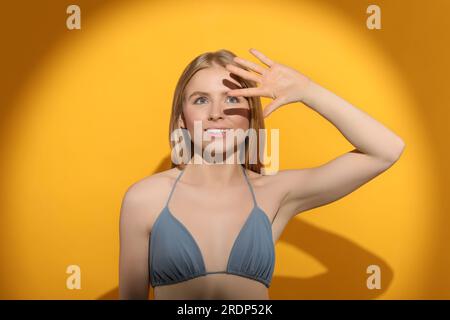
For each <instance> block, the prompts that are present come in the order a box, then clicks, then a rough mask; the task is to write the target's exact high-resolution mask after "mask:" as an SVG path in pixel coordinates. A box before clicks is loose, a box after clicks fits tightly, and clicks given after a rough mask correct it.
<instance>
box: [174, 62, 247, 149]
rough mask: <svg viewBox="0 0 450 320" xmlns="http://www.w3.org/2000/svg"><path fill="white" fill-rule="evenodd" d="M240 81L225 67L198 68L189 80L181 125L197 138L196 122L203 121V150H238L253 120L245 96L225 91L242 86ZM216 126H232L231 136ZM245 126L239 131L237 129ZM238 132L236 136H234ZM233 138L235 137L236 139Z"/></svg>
mask: <svg viewBox="0 0 450 320" xmlns="http://www.w3.org/2000/svg"><path fill="white" fill-rule="evenodd" d="M239 88H241V85H240V84H239V82H237V81H236V80H235V79H233V78H232V77H230V72H229V71H228V70H226V69H225V68H223V67H221V66H218V65H214V66H213V67H210V68H206V69H202V70H200V71H198V72H197V73H196V74H195V75H194V76H193V77H192V78H191V80H190V81H189V83H188V84H187V86H186V89H185V100H184V104H183V114H184V120H185V121H183V119H181V120H180V121H181V125H182V126H183V127H185V128H187V129H188V130H189V133H190V135H191V137H192V139H193V141H194V144H197V145H198V143H197V141H195V139H194V122H195V121H199V122H198V123H201V129H202V130H203V131H202V137H203V139H202V141H203V143H202V146H201V148H202V150H204V149H205V148H206V147H207V148H208V150H211V149H215V154H217V153H224V152H226V150H229V151H228V152H229V154H230V155H231V152H233V151H235V150H236V146H239V145H240V144H241V143H242V142H243V141H244V139H245V133H246V131H247V129H249V124H250V105H249V103H248V100H247V98H246V97H233V96H228V95H227V94H226V93H227V91H229V90H232V89H239ZM214 128H225V129H233V130H232V131H230V133H233V134H230V133H229V134H230V135H229V137H230V138H231V139H228V141H227V136H226V134H218V133H217V131H214V130H210V129H214ZM238 129H242V131H240V132H236V130H238ZM233 136H235V137H236V138H235V139H232V137H233ZM208 140H209V141H208ZM233 141H236V142H235V143H233Z"/></svg>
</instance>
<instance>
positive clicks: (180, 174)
mask: <svg viewBox="0 0 450 320" xmlns="http://www.w3.org/2000/svg"><path fill="white" fill-rule="evenodd" d="M184 170H185V169H183V170H181V172H180V173H179V174H178V177H177V179H176V180H175V182H174V184H173V186H172V190H170V194H169V197H168V198H167V202H166V206H168V205H169V201H170V198H172V194H173V191H174V190H175V186H176V185H177V182H178V180H180V178H181V176H182V175H183V173H184Z"/></svg>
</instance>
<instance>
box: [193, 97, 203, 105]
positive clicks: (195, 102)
mask: <svg viewBox="0 0 450 320" xmlns="http://www.w3.org/2000/svg"><path fill="white" fill-rule="evenodd" d="M200 99H203V97H200V98H198V99H195V101H194V104H197V101H198V100H200Z"/></svg>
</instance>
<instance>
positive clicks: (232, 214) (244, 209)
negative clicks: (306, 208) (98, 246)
mask: <svg viewBox="0 0 450 320" xmlns="http://www.w3.org/2000/svg"><path fill="white" fill-rule="evenodd" d="M245 172H246V173H247V178H248V182H249V183H250V184H251V189H250V188H249V186H248V185H247V183H245V181H242V182H243V183H238V184H236V185H231V186H229V187H227V188H226V189H224V190H211V189H205V188H202V187H201V186H195V185H189V183H188V182H185V181H184V180H183V179H180V180H179V181H177V178H179V176H180V170H179V169H177V168H173V169H170V170H167V171H164V172H161V173H159V174H160V175H161V176H163V177H166V178H167V179H165V180H166V182H167V183H165V184H164V185H165V186H164V187H163V186H162V187H161V195H162V196H161V198H162V201H161V205H160V208H161V210H160V211H158V212H153V213H152V214H151V217H150V218H149V219H148V221H149V225H148V230H149V234H148V235H149V239H150V237H151V233H150V231H151V230H152V229H153V226H154V225H155V224H154V223H155V222H156V221H157V220H158V217H160V216H161V215H162V213H163V214H166V215H168V216H167V217H164V218H169V216H171V217H170V218H171V219H172V220H174V221H176V223H179V224H181V225H182V228H185V229H187V231H188V233H189V235H191V236H192V237H193V238H194V242H195V244H196V245H197V246H198V248H199V250H200V253H201V257H202V258H203V263H204V267H205V269H206V270H207V271H223V270H226V269H227V264H228V262H229V259H230V254H231V253H232V248H233V245H235V242H236V239H237V237H238V235H239V234H240V232H241V231H242V227H243V226H244V224H245V222H246V221H247V219H249V216H250V215H251V214H252V215H255V214H258V215H261V214H264V215H266V217H267V224H269V223H270V230H271V232H272V234H271V241H273V242H271V245H272V246H273V245H274V243H275V242H276V241H277V239H278V238H279V236H280V234H281V232H282V230H283V229H284V227H285V225H286V224H287V222H288V219H286V218H285V217H283V216H281V215H280V212H279V204H280V202H281V200H282V197H283V195H282V194H278V193H277V190H274V188H271V187H270V176H262V175H259V174H257V173H255V172H252V171H250V170H246V171H245ZM244 177H245V176H244ZM244 177H243V179H244ZM252 191H253V195H254V198H252ZM171 192H172V193H171ZM208 199H213V201H208ZM166 201H167V202H166ZM254 201H256V205H257V207H259V208H260V209H261V210H259V211H258V212H257V213H255V212H253V213H252V210H254V207H255V202H254ZM166 204H167V208H166V209H168V212H163V211H164V209H165V205H166ZM159 219H160V220H161V219H162V218H161V217H160V218H159ZM158 227H159V228H160V226H158ZM269 232H270V231H269ZM187 240H189V239H187ZM149 245H150V244H149ZM149 257H150V256H149ZM149 261H150V259H149ZM149 272H151V270H150V264H149ZM154 298H155V299H156V300H158V299H170V300H172V299H220V300H224V299H258V300H264V299H269V295H268V288H267V287H266V286H265V285H264V284H263V283H261V282H260V281H256V280H254V279H250V278H247V277H242V276H239V275H234V274H227V273H215V274H207V275H206V276H200V277H195V278H193V279H189V280H186V281H181V282H178V283H173V284H166V285H158V286H155V287H154Z"/></svg>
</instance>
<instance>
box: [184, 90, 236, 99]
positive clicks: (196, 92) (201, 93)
mask: <svg viewBox="0 0 450 320" xmlns="http://www.w3.org/2000/svg"><path fill="white" fill-rule="evenodd" d="M228 91H229V90H225V91H222V92H221V94H222V95H224V94H226V93H227V92H228ZM195 95H203V96H208V97H209V96H210V94H209V93H208V92H204V91H194V92H192V93H191V94H190V95H189V97H188V99H190V98H191V97H192V96H195Z"/></svg>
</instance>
